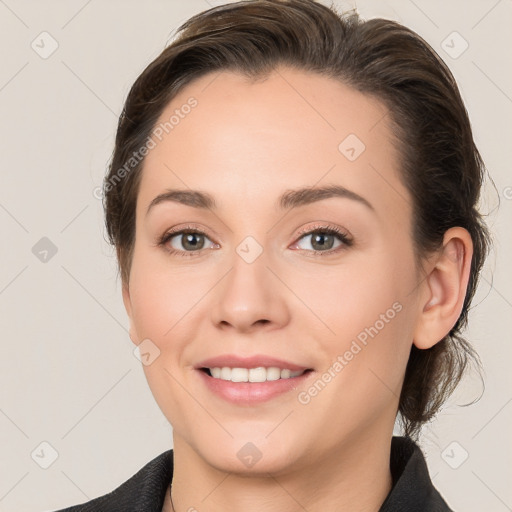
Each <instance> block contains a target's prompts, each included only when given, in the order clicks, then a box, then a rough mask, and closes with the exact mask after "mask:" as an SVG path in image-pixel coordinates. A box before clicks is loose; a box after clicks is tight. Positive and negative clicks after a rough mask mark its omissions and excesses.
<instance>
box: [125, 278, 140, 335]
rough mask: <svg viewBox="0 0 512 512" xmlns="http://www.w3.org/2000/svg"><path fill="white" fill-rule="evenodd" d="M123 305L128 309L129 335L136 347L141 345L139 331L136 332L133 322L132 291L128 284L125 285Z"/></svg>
mask: <svg viewBox="0 0 512 512" xmlns="http://www.w3.org/2000/svg"><path fill="white" fill-rule="evenodd" d="M122 293H123V303H124V308H125V309H126V313H127V315H128V318H129V321H130V329H129V335H130V339H131V340H132V342H133V343H134V344H135V345H138V344H139V340H138V336H137V331H136V330H135V326H134V322H133V312H132V302H131V298H130V290H129V288H128V284H123V292H122Z"/></svg>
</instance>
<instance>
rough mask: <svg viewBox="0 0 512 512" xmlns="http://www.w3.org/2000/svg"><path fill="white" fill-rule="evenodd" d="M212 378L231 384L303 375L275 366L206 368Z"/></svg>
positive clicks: (299, 372) (301, 372)
mask: <svg viewBox="0 0 512 512" xmlns="http://www.w3.org/2000/svg"><path fill="white" fill-rule="evenodd" d="M208 369H209V370H210V373H211V375H212V377H214V378H216V379H222V380H230V381H231V382H266V381H268V380H269V381H272V380H279V379H290V378H293V377H298V376H299V375H302V374H303V373H304V371H303V370H298V371H296V372H292V371H291V370H288V369H287V368H285V369H283V370H281V369H280V368H277V367H275V366H271V367H270V368H264V367H263V366H259V367H258V368H229V367H227V366H224V367H222V368H208Z"/></svg>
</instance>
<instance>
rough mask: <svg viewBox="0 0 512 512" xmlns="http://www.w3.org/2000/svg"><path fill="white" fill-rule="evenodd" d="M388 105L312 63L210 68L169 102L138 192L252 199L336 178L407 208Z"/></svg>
mask: <svg viewBox="0 0 512 512" xmlns="http://www.w3.org/2000/svg"><path fill="white" fill-rule="evenodd" d="M190 105H194V106H193V107H190ZM388 114H389V113H388V110H387V109H386V107H385V106H384V104H383V103H382V102H380V101H379V100H377V99H376V98H374V97H372V96H369V95H366V94H362V93H360V92H359V91H357V90H355V89H353V88H351V87H349V86H347V85H345V84H343V83H342V82H340V81H338V80H335V79H332V78H328V77H325V76H322V75H319V74H315V73H310V72H304V71H300V70H296V69H293V68H287V67H281V68H278V69H276V70H275V71H273V72H272V73H271V74H270V75H268V76H267V77H265V79H258V80H256V81H254V80H249V79H248V78H246V77H244V76H242V75H240V74H238V73H235V72H229V71H222V72H220V73H209V74H207V75H204V76H202V77H201V78H199V79H197V80H195V81H194V82H192V83H191V84H189V85H187V86H186V87H185V88H184V89H183V90H182V91H181V92H180V93H179V94H178V95H177V96H176V97H175V98H174V99H173V100H172V101H171V102H170V104H169V105H167V106H166V108H165V109H164V111H163V112H162V115H161V116H160V119H159V121H158V122H157V124H156V126H155V128H156V129H159V128H160V135H159V138H155V137H153V138H154V140H155V142H156V145H155V147H154V148H153V149H152V150H151V151H150V152H149V154H148V155H147V156H146V159H145V163H144V170H143V176H142V181H141V187H140V194H139V202H142V203H145V204H146V205H147V204H149V202H150V201H151V200H152V198H153V197H154V196H155V195H157V194H159V193H161V192H162V190H163V189H165V188H193V189H202V190H208V191H209V192H210V193H211V194H213V195H214V196H218V197H220V198H222V197H224V198H226V200H230V201H232V202H237V205H238V206H239V207H243V208H250V207H251V206H255V207H256V206H257V205H262V204H263V203H262V199H264V200H265V201H267V200H268V201H269V203H268V205H270V201H271V200H272V199H273V198H276V197H277V196H278V195H280V193H281V192H282V191H283V190H285V189H289V188H294V187H299V186H301V187H303V186H308V185H309V186H314V185H316V184H318V185H322V184H325V183H326V182H329V183H339V184H341V185H343V186H344V187H346V188H349V189H351V190H353V191H354V192H356V193H358V194H360V195H362V196H364V197H370V198H373V201H375V202H376V203H377V205H378V204H380V206H381V207H382V208H391V210H392V213H393V211H395V210H396V211H395V213H396V214H397V215H400V214H403V211H402V212H399V211H398V206H400V207H401V208H402V210H403V209H404V208H407V207H408V204H407V201H405V202H404V201H403V198H405V197H406V196H407V191H406V190H405V189H404V187H403V186H402V183H401V180H400V172H399V155H398V153H397V151H396V148H395V140H394V136H393V133H392V130H391V128H390V119H389V115H388ZM160 139H161V140H160ZM274 192H275V193H274ZM400 197H401V198H402V201H401V202H402V203H404V204H400V205H398V204H397V198H400ZM220 202H221V203H222V199H221V200H220ZM233 204H234V203H233Z"/></svg>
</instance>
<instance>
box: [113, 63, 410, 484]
mask: <svg viewBox="0 0 512 512" xmlns="http://www.w3.org/2000/svg"><path fill="white" fill-rule="evenodd" d="M187 104H188V105H194V106H193V108H186V107H184V105H187ZM386 113H387V111H386V109H385V107H384V105H383V104H381V103H380V102H379V101H377V100H375V99H373V98H371V97H369V96H366V95H363V94H362V93H360V92H358V91H355V90H353V89H351V88H350V87H348V86H346V85H344V84H342V83H339V82H338V81H335V80H332V79H329V78H326V77H321V76H319V75H316V74H311V73H307V72H301V71H298V70H292V69H289V68H285V67H283V68H279V70H278V72H274V73H272V74H271V75H269V77H268V78H267V79H266V80H259V81H257V82H250V81H248V80H247V79H245V78H243V77H242V76H240V75H238V74H236V73H231V72H222V73H220V74H209V75H206V76H204V77H202V78H200V79H198V80H197V81H195V82H193V83H192V84H189V85H188V86H187V87H186V88H184V89H183V90H182V91H181V93H180V94H179V95H178V96H177V97H175V98H174V99H173V101H172V103H171V104H170V105H168V107H167V108H166V109H165V111H164V112H163V114H162V116H161V118H160V122H162V123H164V122H166V121H168V120H169V119H170V118H171V116H173V115H174V116H175V117H174V120H173V121H172V129H169V128H168V129H167V131H168V133H167V134H166V133H165V131H164V134H163V136H161V141H160V140H158V139H155V140H156V141H157V144H156V146H155V147H154V148H153V149H151V150H150V152H149V153H148V155H147V156H146V159H145V163H144V169H143V173H142V178H141V182H140V190H139V195H138V200H137V208H136V240H135V245H134V250H133V260H132V265H131V270H130V278H129V283H128V286H127V287H125V289H124V291H123V297H124V300H125V305H126V308H127V311H128V314H129V316H130V320H131V331H130V335H131V338H132V340H133V342H134V343H136V344H139V343H141V342H142V341H143V340H146V341H145V343H146V347H148V352H149V353H150V354H151V355H150V356H149V359H148V362H149V363H150V364H146V365H145V366H144V371H145V374H146V377H147V380H148V383H149V386H150V388H151V390H152V392H153V395H154V396H155V399H156V401H157V403H158V405H159V407H160V408H161V410H162V411H163V413H164V414H165V416H166V417H167V418H168V420H169V421H170V423H171V424H172V426H173V432H174V443H175V447H177V446H183V447H187V448H189V449H191V450H193V451H194V452H195V453H196V454H198V456H199V457H201V459H202V460H204V461H206V463H208V464H210V465H212V466H214V467H216V468H219V469H222V470H225V471H236V472H268V471H272V472H273V473H277V474H279V473H283V474H284V473H285V472H287V471H291V468H294V469H297V468H300V467H302V466H304V467H305V466H307V465H313V466H314V465H315V464H316V465H317V464H318V463H319V462H320V461H324V462H326V461H327V460H328V459H330V458H331V459H338V460H339V457H340V454H341V453H347V450H350V449H354V450H355V449H356V447H357V446H360V445H361V442H363V441H364V442H375V440H380V441H383V440H385V439H389V437H390V436H391V433H392V429H393V423H394V419H395V416H396V411H397V407H398V396H399V394H400V389H401V384H402V381H403V376H404V371H405V367H406V363H407V359H408V355H409V351H410V348H411V344H412V339H413V333H414V328H415V322H416V318H417V312H418V292H417V291H416V290H417V284H418V274H417V269H416V266H415V257H414V252H413V244H412V238H411V232H412V229H411V200H410V195H409V193H408V191H407V190H406V189H405V187H404V186H403V184H402V183H401V180H400V175H399V155H398V153H397V151H396V149H395V145H394V143H393V139H392V134H391V129H390V125H389V122H388V121H389V118H388V116H387V115H386ZM158 125H159V123H157V126H158ZM168 126H169V125H168ZM323 188H325V190H324V192H321V191H319V190H317V189H323ZM300 190H302V192H299V191H300ZM176 191H182V193H181V194H179V193H177V192H176ZM193 192H200V193H201V194H203V196H197V194H196V195H193ZM208 200H209V202H208ZM183 231H185V233H184V232H183ZM246 380H249V381H248V382H245V381H246Z"/></svg>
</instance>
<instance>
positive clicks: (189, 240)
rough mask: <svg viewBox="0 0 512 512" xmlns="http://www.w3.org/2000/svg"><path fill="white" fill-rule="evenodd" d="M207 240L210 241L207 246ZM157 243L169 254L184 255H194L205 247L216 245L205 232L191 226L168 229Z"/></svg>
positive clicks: (214, 246)
mask: <svg viewBox="0 0 512 512" xmlns="http://www.w3.org/2000/svg"><path fill="white" fill-rule="evenodd" d="M207 241H209V242H210V243H211V246H210V247H208V243H207ZM158 245H160V246H163V247H164V248H165V249H166V250H167V251H168V252H169V254H173V255H177V256H185V257H187V256H196V255H198V253H199V252H200V251H201V250H203V249H205V248H206V249H208V248H211V249H213V248H216V247H218V244H215V243H214V242H212V241H211V240H210V239H209V238H208V237H207V236H206V234H205V233H203V232H202V231H199V230H198V229H194V228H192V227H186V228H184V229H180V230H175V231H168V232H167V233H165V234H164V235H163V236H162V238H161V239H160V241H159V242H158ZM212 246H213V247H212Z"/></svg>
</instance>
